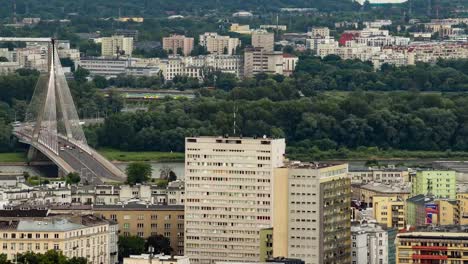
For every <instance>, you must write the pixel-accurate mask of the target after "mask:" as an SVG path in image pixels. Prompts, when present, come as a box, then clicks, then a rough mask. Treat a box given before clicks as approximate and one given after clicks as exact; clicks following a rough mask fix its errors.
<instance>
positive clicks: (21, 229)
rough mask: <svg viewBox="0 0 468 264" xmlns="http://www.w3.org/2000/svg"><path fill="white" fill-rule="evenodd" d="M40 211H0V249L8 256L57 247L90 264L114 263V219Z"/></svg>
mask: <svg viewBox="0 0 468 264" xmlns="http://www.w3.org/2000/svg"><path fill="white" fill-rule="evenodd" d="M44 211H45V212H44ZM44 211H41V210H27V211H25V210H23V211H22V210H4V211H0V245H1V246H2V250H1V251H0V252H1V253H2V254H5V255H6V256H7V258H8V259H9V260H14V259H15V257H16V254H24V253H26V252H28V251H32V252H35V253H45V252H47V251H49V250H60V251H61V252H62V253H63V255H64V256H66V257H68V258H72V257H83V258H86V259H87V261H88V263H90V264H101V263H112V264H114V263H118V261H117V251H116V250H117V237H116V236H117V233H116V231H117V230H116V229H115V224H114V223H112V222H109V221H106V220H103V219H101V218H98V217H95V216H91V215H85V216H71V215H68V216H67V215H60V216H48V215H47V213H46V212H47V210H44ZM111 227H112V228H111ZM111 250H113V251H112V252H111Z"/></svg>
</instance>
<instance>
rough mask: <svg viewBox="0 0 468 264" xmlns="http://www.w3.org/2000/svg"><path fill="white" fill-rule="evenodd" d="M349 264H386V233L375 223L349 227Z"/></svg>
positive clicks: (355, 224) (354, 224) (357, 224)
mask: <svg viewBox="0 0 468 264" xmlns="http://www.w3.org/2000/svg"><path fill="white" fill-rule="evenodd" d="M351 243H352V244H351V245H352V246H351V259H352V260H351V264H388V243H389V241H388V233H387V230H385V229H383V228H382V226H380V225H378V224H376V223H364V224H359V223H353V225H352V226H351Z"/></svg>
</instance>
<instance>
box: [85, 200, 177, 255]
mask: <svg viewBox="0 0 468 264" xmlns="http://www.w3.org/2000/svg"><path fill="white" fill-rule="evenodd" d="M93 212H94V214H95V215H97V216H100V217H103V218H105V219H109V220H113V221H116V222H117V223H118V225H119V230H120V234H121V235H123V236H139V237H142V238H148V237H149V236H152V235H164V236H165V237H167V238H168V239H169V240H170V242H171V247H172V249H173V250H174V253H175V254H178V255H183V252H184V207H183V206H180V205H170V206H164V205H146V204H126V205H94V206H93Z"/></svg>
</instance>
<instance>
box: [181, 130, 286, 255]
mask: <svg viewBox="0 0 468 264" xmlns="http://www.w3.org/2000/svg"><path fill="white" fill-rule="evenodd" d="M284 153H285V140H284V139H270V138H260V139H255V138H223V137H218V138H216V137H198V138H196V137H190V138H186V141H185V179H186V202H185V228H186V232H185V255H186V256H188V257H190V260H191V262H193V263H195V264H198V263H203V264H205V263H206V264H211V263H215V262H217V261H234V262H239V261H242V262H245V261H250V262H255V261H259V259H260V230H261V229H263V228H268V227H271V226H272V218H273V209H274V208H275V205H274V204H273V195H272V190H273V171H274V169H275V168H277V167H281V166H283V155H284Z"/></svg>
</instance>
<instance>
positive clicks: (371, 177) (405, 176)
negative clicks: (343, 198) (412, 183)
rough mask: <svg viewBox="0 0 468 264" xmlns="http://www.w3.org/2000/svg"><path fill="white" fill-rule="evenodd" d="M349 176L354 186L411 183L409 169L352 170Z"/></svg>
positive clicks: (371, 168)
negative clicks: (377, 183) (375, 183)
mask: <svg viewBox="0 0 468 264" xmlns="http://www.w3.org/2000/svg"><path fill="white" fill-rule="evenodd" d="M349 176H350V177H351V183H352V184H367V183H371V182H380V183H386V184H403V183H405V182H409V171H408V169H396V168H382V167H379V168H373V167H369V168H362V169H350V170H349Z"/></svg>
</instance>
